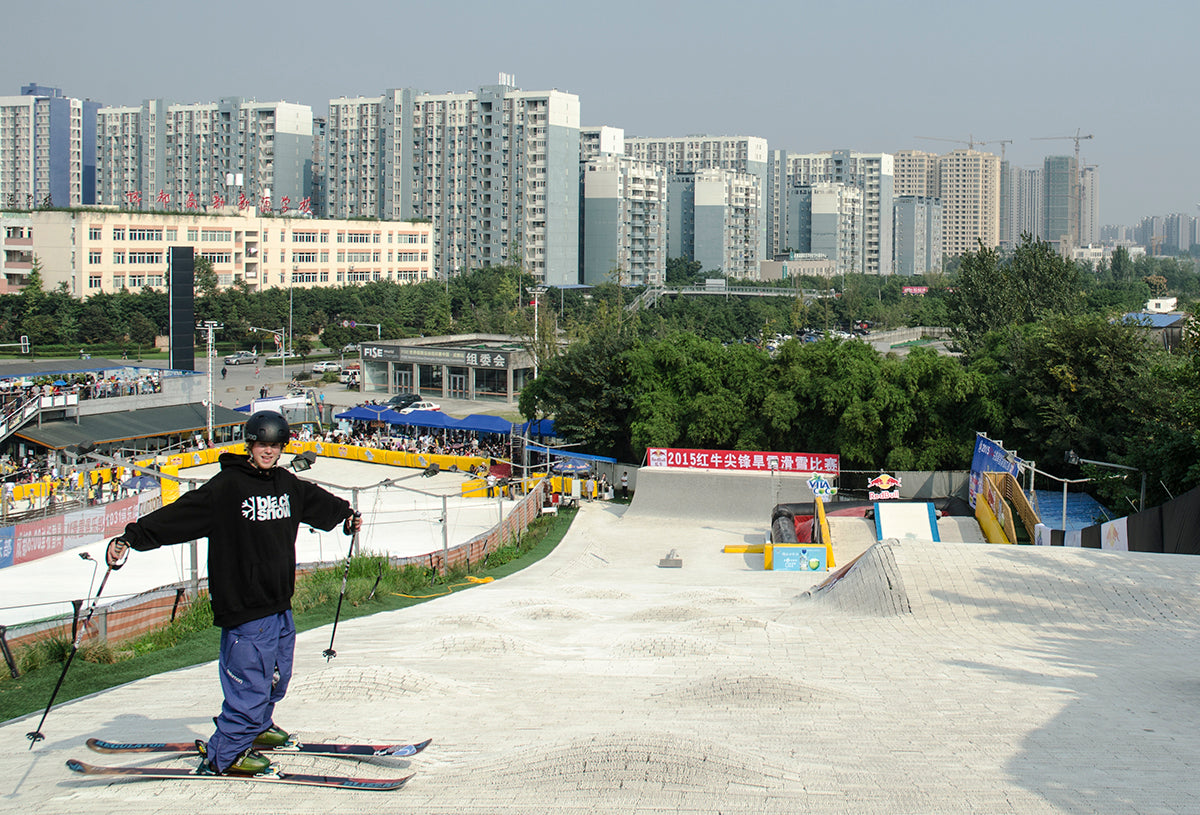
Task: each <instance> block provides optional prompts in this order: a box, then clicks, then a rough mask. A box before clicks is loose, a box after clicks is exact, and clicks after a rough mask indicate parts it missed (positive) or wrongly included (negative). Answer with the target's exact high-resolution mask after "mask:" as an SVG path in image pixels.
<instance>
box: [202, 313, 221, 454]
mask: <svg viewBox="0 0 1200 815" xmlns="http://www.w3.org/2000/svg"><path fill="white" fill-rule="evenodd" d="M224 327H225V326H224V325H223V324H222V323H218V322H217V321H216V320H205V321H204V322H202V323H200V324H199V325H197V326H196V328H198V329H200V330H202V331H207V332H208V443H209V444H212V443H213V358H214V355H215V354H216V348H215V347H214V340H213V332H214V331H216V330H218V329H222V328H224Z"/></svg>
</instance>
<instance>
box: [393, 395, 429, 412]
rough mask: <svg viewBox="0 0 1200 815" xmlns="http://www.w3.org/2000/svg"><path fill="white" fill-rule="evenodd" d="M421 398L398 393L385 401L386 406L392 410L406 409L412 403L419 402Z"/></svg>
mask: <svg viewBox="0 0 1200 815" xmlns="http://www.w3.org/2000/svg"><path fill="white" fill-rule="evenodd" d="M420 401H421V397H420V396H419V395H417V394H415V393H400V394H397V395H395V396H393V397H392V398H391V399H389V400H387V406H388V407H390V408H391V409H392V410H400V408H406V407H408V406H409V405H411V404H412V403H413V402H420Z"/></svg>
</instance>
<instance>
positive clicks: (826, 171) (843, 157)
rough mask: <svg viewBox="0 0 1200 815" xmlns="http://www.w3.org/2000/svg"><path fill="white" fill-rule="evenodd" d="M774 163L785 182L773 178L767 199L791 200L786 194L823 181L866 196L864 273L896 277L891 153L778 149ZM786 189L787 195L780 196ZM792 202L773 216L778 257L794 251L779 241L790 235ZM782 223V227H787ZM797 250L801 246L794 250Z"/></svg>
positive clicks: (863, 201)
mask: <svg viewBox="0 0 1200 815" xmlns="http://www.w3.org/2000/svg"><path fill="white" fill-rule="evenodd" d="M773 158H774V159H775V160H774V161H772V163H771V167H772V170H773V171H774V172H783V174H784V175H783V177H782V178H772V179H771V180H770V182H769V186H770V191H769V192H768V195H767V198H768V200H769V201H773V202H774V201H776V200H778V199H779V198H781V197H782V198H783V199H786V192H787V191H789V190H791V189H793V188H795V187H799V186H803V185H811V184H817V183H826V182H827V183H833V184H846V185H848V186H852V187H856V188H858V190H859V191H861V192H862V210H863V217H862V229H863V234H862V236H861V237H860V239H859V245H860V247H861V249H862V254H861V257H862V266H861V268H860V269H858V271H859V272H862V273H864V274H872V275H890V274H893V273H894V268H893V260H892V252H893V240H892V224H893V214H892V205H893V199H894V189H895V176H894V162H893V157H892V155H891V154H890V153H857V152H852V151H850V150H831V151H826V152H822V153H802V154H801V153H782V152H779V151H776V153H775V154H773ZM780 190H782V191H783V194H782V195H781V193H780V192H779V191H780ZM788 211H789V210H788V209H787V207H786V204H785V205H784V206H783V210H782V213H781V215H782V217H780V215H778V214H776V213H775V212H772V213H771V217H770V219H769V220H770V221H771V222H772V223H773V224H776V225H777V227H778V230H779V231H778V233H777V234H775V235H773V238H774V240H775V241H776V243H774V244H773V245H772V247H771V251H772V254H778V253H780V252H783V251H784V250H785V249H787V248H789V247H786V246H783V245H781V244H780V243H778V241H779V239H780V237H781V236H782V235H786V234H788V232H789V229H788V225H787V223H786V218H787V212H788ZM781 221H782V223H781ZM790 248H795V247H790Z"/></svg>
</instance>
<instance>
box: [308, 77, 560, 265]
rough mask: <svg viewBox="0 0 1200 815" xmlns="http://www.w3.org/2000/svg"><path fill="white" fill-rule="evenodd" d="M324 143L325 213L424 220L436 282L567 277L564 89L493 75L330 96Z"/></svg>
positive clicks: (334, 215) (344, 215)
mask: <svg viewBox="0 0 1200 815" xmlns="http://www.w3.org/2000/svg"><path fill="white" fill-rule="evenodd" d="M335 107H336V108H337V110H338V115H337V116H336V117H335V115H334V110H335ZM372 128H374V130H372ZM326 142H327V144H328V147H327V150H326V159H327V167H326V179H327V190H326V197H327V203H326V207H325V212H326V214H328V215H329V216H331V217H348V216H350V215H352V214H354V215H358V214H362V213H364V212H367V213H371V214H374V215H376V216H377V217H381V218H387V219H408V218H422V219H428V220H429V221H430V222H431V223H432V224H433V232H434V242H435V246H436V250H435V251H436V254H435V257H434V268H435V269H436V270H437V272H438V274H439V275H440V276H442V277H449V276H451V275H454V274H459V273H461V272H466V271H468V270H470V269H474V268H479V267H484V266H494V265H499V264H504V263H519V264H521V265H522V266H523V267H524V268H525V270H526V271H528V272H529V273H530V274H532V275H533V276H534V277H536V278H538V279H539V280H541V281H542V282H545V283H549V284H551V285H558V284H570V283H577V282H578V280H579V149H580V144H579V97H577V96H575V95H574V94H569V93H563V92H561V91H555V90H552V91H522V90H519V89H517V88H516V87H515V84H514V80H513V78H512V77H511V76H507V75H501V77H500V84H497V85H489V86H484V87H481V88H479V89H478V90H476V91H469V92H466V93H445V94H430V93H421V92H418V91H415V90H413V89H409V88H404V89H394V90H389V91H387V92H386V93H385V94H383V96H382V97H372V98H367V99H352V100H331V101H330V116H329V119H328V121H327V123H326Z"/></svg>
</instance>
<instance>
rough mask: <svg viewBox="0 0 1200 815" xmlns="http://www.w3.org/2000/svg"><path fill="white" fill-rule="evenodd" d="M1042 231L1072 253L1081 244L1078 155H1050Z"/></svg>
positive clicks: (1054, 243)
mask: <svg viewBox="0 0 1200 815" xmlns="http://www.w3.org/2000/svg"><path fill="white" fill-rule="evenodd" d="M1044 171H1045V175H1044V176H1043V184H1044V189H1045V193H1044V198H1043V200H1044V206H1045V219H1044V225H1043V227H1042V230H1043V231H1042V234H1043V235H1045V237H1046V240H1047V241H1048V242H1049V243H1050V244H1051V245H1052V246H1054V247H1055V248H1056V249H1058V250H1059V251H1060V252H1062V253H1063V254H1064V255H1067V256H1069V255H1070V250H1071V249H1073V248H1074V247H1076V246H1078V245H1079V165H1078V163H1077V162H1076V160H1075V157H1074V156H1046V159H1045V162H1044Z"/></svg>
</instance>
